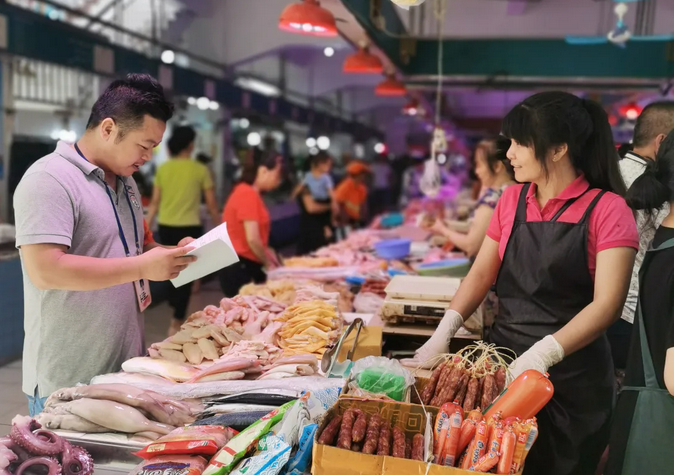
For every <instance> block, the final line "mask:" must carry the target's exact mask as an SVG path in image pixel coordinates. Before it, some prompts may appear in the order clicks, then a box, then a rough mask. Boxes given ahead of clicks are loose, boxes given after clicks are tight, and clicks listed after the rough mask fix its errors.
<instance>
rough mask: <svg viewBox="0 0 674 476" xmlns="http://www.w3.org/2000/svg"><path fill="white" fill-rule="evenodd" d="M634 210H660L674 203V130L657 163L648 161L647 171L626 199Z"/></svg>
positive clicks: (659, 154) (637, 180)
mask: <svg viewBox="0 0 674 476" xmlns="http://www.w3.org/2000/svg"><path fill="white" fill-rule="evenodd" d="M625 200H627V204H628V205H629V206H630V208H632V210H647V211H648V212H649V213H651V212H652V211H653V210H659V209H661V208H662V207H663V205H664V204H665V203H666V202H671V201H674V130H673V131H671V132H670V133H669V134H667V137H666V138H665V140H664V141H662V144H660V148H659V149H658V154H657V156H656V158H655V161H648V165H647V166H646V171H645V172H644V173H643V174H642V175H641V176H640V177H638V178H637V179H636V180H635V181H634V183H632V186H631V187H630V189H629V190H628V191H627V196H626V197H625Z"/></svg>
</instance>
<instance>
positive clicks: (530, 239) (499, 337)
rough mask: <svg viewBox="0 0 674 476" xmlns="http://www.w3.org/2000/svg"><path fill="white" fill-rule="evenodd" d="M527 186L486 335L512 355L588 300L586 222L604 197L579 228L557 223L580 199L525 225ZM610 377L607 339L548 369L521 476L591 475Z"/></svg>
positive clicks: (602, 442)
mask: <svg viewBox="0 0 674 476" xmlns="http://www.w3.org/2000/svg"><path fill="white" fill-rule="evenodd" d="M529 187H530V184H527V185H525V186H524V187H523V188H522V192H521V194H520V198H519V201H518V203H517V213H516V215H515V222H514V224H513V230H512V233H511V235H510V239H509V240H508V244H507V246H506V251H505V255H504V256H503V262H502V263H501V269H500V271H499V274H498V278H497V280H496V293H497V295H498V299H499V312H498V315H497V317H496V319H495V321H494V325H493V327H492V329H491V333H490V337H489V339H490V341H491V342H493V343H494V344H496V345H498V346H503V347H507V348H510V349H512V350H514V351H515V352H516V353H517V355H522V353H524V352H525V351H526V350H528V349H529V348H530V347H531V346H532V345H534V344H535V343H536V342H538V341H539V340H540V339H542V338H543V337H545V336H547V335H549V334H553V333H555V332H557V331H558V330H559V329H561V328H562V327H564V326H565V325H566V324H567V323H568V322H569V321H570V320H571V319H573V318H574V317H575V316H576V315H577V314H578V313H579V312H580V311H582V310H583V309H584V308H585V307H586V306H587V305H588V304H590V303H591V302H592V300H593V294H594V282H593V279H592V276H591V274H590V271H589V269H588V258H587V242H588V223H589V219H590V215H591V213H592V210H593V209H594V207H595V206H596V205H597V202H599V200H600V199H601V197H602V196H603V195H604V192H600V193H599V194H598V195H597V197H596V198H595V199H594V200H593V201H592V203H591V204H590V205H589V207H588V208H587V210H586V211H585V214H584V215H583V217H582V218H581V219H580V221H579V222H578V223H565V222H559V221H557V220H558V218H559V217H560V216H561V215H562V214H563V213H564V212H565V211H566V210H567V209H568V208H569V207H570V206H571V205H572V204H573V203H574V202H575V201H576V200H577V198H579V197H576V198H573V199H571V200H568V201H567V202H566V203H565V204H564V206H563V207H562V208H561V209H560V210H559V211H558V212H557V214H556V215H555V216H554V217H553V218H552V219H551V220H550V221H543V222H527V213H526V210H527V192H528V191H529ZM588 190H589V189H588ZM585 193H587V191H586V192H585ZM581 196H582V195H581ZM613 373H614V370H613V361H612V359H611V351H610V347H609V344H608V340H607V338H606V336H605V335H602V336H601V337H600V338H598V339H597V340H595V341H594V342H592V343H591V344H590V345H588V346H587V347H585V348H584V349H581V350H579V351H577V352H575V353H573V354H571V355H570V356H568V357H566V358H565V359H564V360H563V361H562V362H560V363H558V364H557V365H554V366H553V367H551V368H550V370H549V374H550V380H551V381H552V383H553V385H554V387H555V393H554V396H553V397H552V400H551V401H550V402H549V403H548V404H547V405H546V406H545V407H544V408H543V410H541V411H540V412H539V413H538V415H537V416H536V418H537V419H538V426H539V436H538V440H537V441H536V443H535V444H534V446H533V449H532V450H531V453H529V456H528V457H527V460H526V464H525V469H524V470H525V473H528V474H578V473H580V474H594V473H595V470H596V468H597V464H598V462H599V459H600V457H601V455H602V452H603V451H604V449H605V448H606V444H607V441H608V431H609V424H610V418H611V411H612V408H613V399H614V388H613V387H614V377H613Z"/></svg>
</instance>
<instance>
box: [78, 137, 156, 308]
mask: <svg viewBox="0 0 674 476" xmlns="http://www.w3.org/2000/svg"><path fill="white" fill-rule="evenodd" d="M75 150H76V151H77V153H78V154H79V155H80V157H82V158H83V159H84V160H87V158H86V157H85V156H84V154H82V151H80V148H79V147H78V146H77V144H75ZM87 162H88V160H87ZM101 182H103V187H105V191H106V193H107V194H108V198H109V199H110V205H112V211H113V212H114V213H115V220H116V221H117V230H118V232H119V239H120V240H121V241H122V246H123V247H124V253H125V254H126V257H127V258H130V257H131V252H130V251H129V245H128V244H127V242H126V237H125V236H124V229H123V228H122V222H121V220H120V219H119V214H118V213H117V207H116V206H115V201H114V200H113V199H112V194H111V193H110V187H108V184H107V183H106V182H105V180H102V179H101ZM122 187H124V196H125V197H126V203H127V204H128V205H129V211H130V212H131V220H132V221H133V234H134V237H135V244H136V256H140V255H141V254H142V253H143V250H142V248H141V247H140V240H139V238H138V225H137V224H136V215H135V214H134V212H133V205H131V199H130V198H129V191H128V190H127V189H126V185H125V184H124V183H123V182H122ZM133 287H134V289H135V291H136V301H137V302H138V309H140V312H144V311H145V309H147V308H148V307H149V306H150V304H152V295H151V294H150V283H149V282H148V281H147V280H146V279H142V278H141V279H140V280H139V281H134V282H133Z"/></svg>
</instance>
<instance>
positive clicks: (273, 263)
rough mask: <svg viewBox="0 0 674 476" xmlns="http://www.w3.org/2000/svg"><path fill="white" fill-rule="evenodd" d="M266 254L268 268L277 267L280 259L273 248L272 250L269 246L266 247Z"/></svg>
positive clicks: (279, 264)
mask: <svg viewBox="0 0 674 476" xmlns="http://www.w3.org/2000/svg"><path fill="white" fill-rule="evenodd" d="M266 255H267V260H268V262H269V266H268V267H269V269H274V268H278V267H279V266H281V261H280V260H279V257H278V255H277V254H276V252H275V251H274V250H272V249H271V248H267V250H266Z"/></svg>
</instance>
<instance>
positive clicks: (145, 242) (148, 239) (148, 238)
mask: <svg viewBox="0 0 674 476" xmlns="http://www.w3.org/2000/svg"><path fill="white" fill-rule="evenodd" d="M143 234H144V235H145V238H144V239H143V248H144V249H147V247H148V245H150V244H152V243H154V236H152V230H150V227H149V226H147V220H145V219H143Z"/></svg>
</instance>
